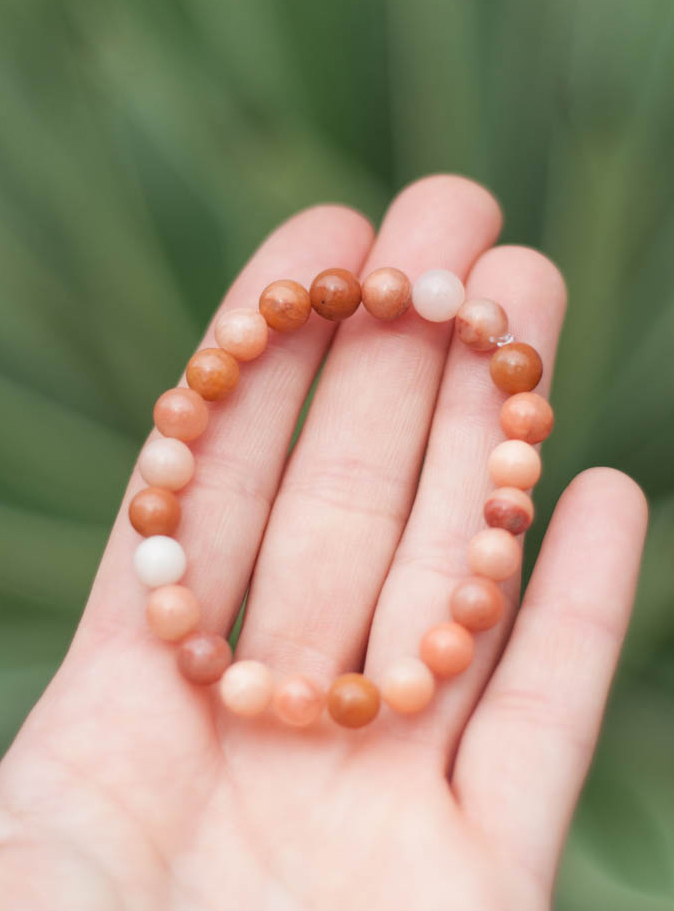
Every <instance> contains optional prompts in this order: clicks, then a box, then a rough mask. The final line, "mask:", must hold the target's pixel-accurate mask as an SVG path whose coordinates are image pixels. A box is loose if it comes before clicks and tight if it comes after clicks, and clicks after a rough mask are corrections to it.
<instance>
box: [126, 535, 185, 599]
mask: <svg viewBox="0 0 674 911" xmlns="http://www.w3.org/2000/svg"><path fill="white" fill-rule="evenodd" d="M133 565H134V567H135V569H136V573H137V574H138V578H139V579H140V581H141V582H144V583H145V584H146V585H149V586H150V587H151V588H157V586H159V585H173V584H174V583H175V582H179V581H180V580H181V579H182V577H183V576H184V575H185V570H186V568H187V557H186V556H185V551H184V550H183V549H182V547H181V546H180V544H178V542H177V541H176V540H175V539H174V538H169V537H168V536H167V535H152V537H150V538H145V540H144V541H141V543H140V544H139V545H138V547H137V548H136V553H135V554H134V556H133Z"/></svg>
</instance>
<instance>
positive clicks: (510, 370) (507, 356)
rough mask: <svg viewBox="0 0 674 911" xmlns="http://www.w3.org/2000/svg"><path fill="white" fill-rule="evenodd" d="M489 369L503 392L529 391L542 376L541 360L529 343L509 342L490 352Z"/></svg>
mask: <svg viewBox="0 0 674 911" xmlns="http://www.w3.org/2000/svg"><path fill="white" fill-rule="evenodd" d="M489 371H490V373H491V378H492V379H493V381H494V383H495V384H496V386H498V388H499V389H501V390H502V391H503V392H509V393H511V394H512V393H515V392H530V391H531V390H532V389H534V388H535V387H536V386H538V384H539V382H540V379H541V377H542V376H543V361H542V360H541V356H540V354H539V353H538V351H536V349H535V348H532V347H531V345H527V344H525V343H524V342H510V344H508V345H504V346H503V347H502V348H499V349H498V350H497V351H495V352H494V353H493V354H492V356H491V361H490V364H489Z"/></svg>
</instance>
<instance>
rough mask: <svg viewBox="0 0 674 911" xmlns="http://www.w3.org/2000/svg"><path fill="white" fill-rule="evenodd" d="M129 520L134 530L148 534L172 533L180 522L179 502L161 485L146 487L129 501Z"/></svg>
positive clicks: (147, 535)
mask: <svg viewBox="0 0 674 911" xmlns="http://www.w3.org/2000/svg"><path fill="white" fill-rule="evenodd" d="M129 520H130V522H131V524H132V525H133V527H134V528H135V529H136V531H137V532H138V533H139V534H141V535H143V537H145V538H148V537H150V535H169V536H170V535H172V534H173V532H174V531H175V530H176V528H177V527H178V523H179V522H180V503H179V502H178V498H177V497H176V495H175V494H173V493H171V491H170V490H165V489H164V488H163V487H146V488H144V490H140V491H139V492H138V493H137V494H136V496H135V497H134V498H133V500H131V502H130V503H129Z"/></svg>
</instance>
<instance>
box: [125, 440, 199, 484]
mask: <svg viewBox="0 0 674 911" xmlns="http://www.w3.org/2000/svg"><path fill="white" fill-rule="evenodd" d="M138 468H139V470H140V473H141V475H142V476H143V479H144V480H145V481H147V483H148V484H149V485H150V486H151V487H164V488H165V489H166V490H180V488H181V487H184V486H185V484H187V483H188V482H189V481H191V480H192V476H193V474H194V456H193V455H192V452H191V451H190V449H189V448H188V447H187V446H186V445H185V444H184V443H182V442H181V441H180V440H174V439H173V438H172V437H164V438H163V439H161V440H152V441H151V442H150V443H146V444H145V446H144V447H143V451H142V452H141V454H140V458H139V459H138Z"/></svg>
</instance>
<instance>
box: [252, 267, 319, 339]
mask: <svg viewBox="0 0 674 911" xmlns="http://www.w3.org/2000/svg"><path fill="white" fill-rule="evenodd" d="M260 313H261V314H262V316H263V317H264V318H265V320H266V321H267V325H268V326H269V328H270V329H275V330H276V331H277V332H294V331H295V329H299V328H300V327H301V326H303V325H304V324H305V323H306V321H307V320H308V319H309V316H310V314H311V298H310V297H309V292H308V291H307V289H306V288H303V287H302V285H300V284H299V283H298V282H294V281H291V280H290V279H288V278H282V279H280V280H279V281H275V282H272V283H271V285H267V287H266V288H265V289H264V291H263V292H262V294H261V295H260Z"/></svg>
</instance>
